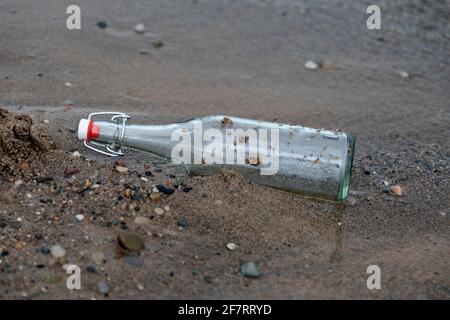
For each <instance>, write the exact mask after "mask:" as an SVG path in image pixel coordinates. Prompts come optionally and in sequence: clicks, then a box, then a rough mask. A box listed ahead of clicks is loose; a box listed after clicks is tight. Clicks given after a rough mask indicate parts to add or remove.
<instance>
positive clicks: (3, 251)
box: [0, 249, 9, 257]
mask: <svg viewBox="0 0 450 320" xmlns="http://www.w3.org/2000/svg"><path fill="white" fill-rule="evenodd" d="M8 255H9V251H8V250H5V249H3V250H2V252H1V253H0V256H2V257H6V256H8Z"/></svg>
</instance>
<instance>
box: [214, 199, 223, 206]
mask: <svg viewBox="0 0 450 320" xmlns="http://www.w3.org/2000/svg"><path fill="white" fill-rule="evenodd" d="M214 204H215V205H216V206H221V205H222V204H223V201H222V200H216V201H214Z"/></svg>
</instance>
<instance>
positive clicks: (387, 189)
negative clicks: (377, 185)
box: [383, 186, 391, 193]
mask: <svg viewBox="0 0 450 320" xmlns="http://www.w3.org/2000/svg"><path fill="white" fill-rule="evenodd" d="M383 192H384V193H390V192H391V187H390V186H383Z"/></svg>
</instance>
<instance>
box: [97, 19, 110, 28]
mask: <svg viewBox="0 0 450 320" xmlns="http://www.w3.org/2000/svg"><path fill="white" fill-rule="evenodd" d="M107 26H108V25H107V24H106V21H98V22H97V27H99V28H100V29H105V28H106V27H107Z"/></svg>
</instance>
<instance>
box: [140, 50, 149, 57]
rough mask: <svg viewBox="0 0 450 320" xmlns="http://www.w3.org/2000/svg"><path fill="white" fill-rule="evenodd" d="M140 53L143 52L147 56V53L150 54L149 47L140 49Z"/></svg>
mask: <svg viewBox="0 0 450 320" xmlns="http://www.w3.org/2000/svg"><path fill="white" fill-rule="evenodd" d="M139 53H140V54H142V55H143V56H146V55H148V54H150V51H149V50H147V49H140V50H139Z"/></svg>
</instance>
